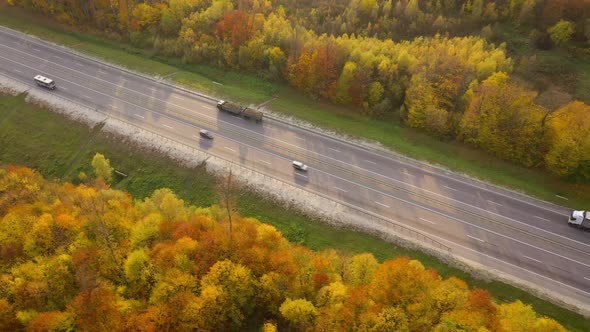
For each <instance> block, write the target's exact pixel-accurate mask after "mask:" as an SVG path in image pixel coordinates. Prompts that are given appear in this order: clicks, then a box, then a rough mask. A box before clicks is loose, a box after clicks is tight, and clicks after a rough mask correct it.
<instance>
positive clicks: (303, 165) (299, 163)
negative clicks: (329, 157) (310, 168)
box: [293, 160, 307, 172]
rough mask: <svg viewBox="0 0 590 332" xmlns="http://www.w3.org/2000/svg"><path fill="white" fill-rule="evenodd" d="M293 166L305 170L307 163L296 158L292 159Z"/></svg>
mask: <svg viewBox="0 0 590 332" xmlns="http://www.w3.org/2000/svg"><path fill="white" fill-rule="evenodd" d="M293 168H295V169H298V170H300V171H304V172H307V165H305V164H304V163H302V162H300V161H297V160H293Z"/></svg>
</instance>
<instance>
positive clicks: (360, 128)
mask: <svg viewBox="0 0 590 332" xmlns="http://www.w3.org/2000/svg"><path fill="white" fill-rule="evenodd" d="M0 24H2V25H5V26H8V27H11V28H14V29H17V30H21V31H24V32H27V33H30V34H33V35H37V36H39V37H41V38H43V39H47V40H51V41H53V42H56V43H59V44H63V45H66V46H69V47H71V48H73V49H76V50H78V51H81V52H85V53H88V54H91V55H94V56H97V57H100V58H103V59H105V60H107V61H110V62H112V63H116V64H120V65H123V66H126V67H128V68H131V69H134V70H137V71H140V72H144V73H147V74H151V75H157V76H167V77H168V79H170V80H173V81H175V82H178V83H182V84H185V85H188V86H190V87H192V88H194V89H198V90H201V91H203V92H206V93H209V94H211V95H215V96H219V97H224V98H228V99H233V100H238V101H241V102H243V103H251V104H259V103H262V102H264V101H267V100H269V99H270V98H272V97H273V96H278V98H277V99H276V100H274V101H272V102H271V103H269V104H268V106H269V107H270V108H272V109H273V110H275V111H279V112H282V113H284V114H288V115H293V116H296V117H298V118H300V119H303V120H307V121H309V122H312V123H315V124H318V125H320V126H323V127H325V128H329V129H333V130H336V131H339V132H343V133H349V134H352V135H356V136H361V137H366V138H368V139H372V140H376V141H379V142H381V143H382V144H384V145H385V146H387V147H389V148H391V149H393V150H395V151H398V152H400V153H402V154H405V155H408V156H410V157H413V158H416V159H420V160H425V161H428V162H431V163H435V164H440V165H443V166H445V167H448V168H450V169H453V170H455V171H458V172H463V173H466V174H469V175H472V176H475V177H477V178H481V179H485V180H488V181H491V182H493V183H496V184H499V185H503V186H506V187H510V188H514V189H517V190H519V191H523V192H526V193H528V194H530V195H533V196H536V197H539V198H541V199H545V200H548V201H552V202H555V203H558V204H563V205H567V206H570V207H572V208H575V207H580V206H585V205H587V204H589V202H590V186H588V185H573V184H568V183H566V182H563V181H560V180H558V179H556V178H551V177H549V176H547V172H546V171H543V170H536V169H533V170H531V169H527V168H523V167H518V166H515V165H512V164H510V163H507V162H503V161H499V160H497V159H495V158H493V157H491V156H489V155H486V154H485V153H482V152H480V151H477V150H474V149H471V148H468V147H465V146H464V145H461V144H457V143H454V142H440V141H438V140H436V139H434V138H432V137H429V136H427V135H425V134H422V133H419V132H417V131H415V130H412V129H409V128H405V127H403V126H400V125H399V123H398V122H397V121H396V120H393V119H391V120H388V121H385V120H376V119H369V118H366V117H364V116H362V115H360V114H358V113H357V112H355V111H354V110H350V109H343V108H340V107H336V106H334V105H330V104H326V103H322V102H317V101H311V100H309V99H307V98H305V97H304V96H302V95H301V94H299V93H297V92H296V91H294V90H293V89H291V88H289V87H287V86H284V85H279V84H274V83H269V82H266V81H263V80H261V79H258V78H257V77H255V76H252V75H245V74H240V73H235V72H228V71H223V70H219V69H215V68H211V67H206V66H200V65H183V64H182V63H180V61H178V60H177V59H163V58H161V57H158V56H156V55H154V54H153V52H150V51H148V50H142V49H137V48H133V47H130V46H129V45H126V44H123V43H117V42H114V41H112V39H107V38H103V37H100V36H97V35H92V34H88V33H79V32H75V31H71V30H67V29H65V28H64V27H62V26H59V25H57V24H54V23H52V22H51V21H49V20H46V19H43V18H42V17H39V16H35V15H32V14H29V13H27V12H25V11H23V10H21V9H19V8H13V7H10V6H7V5H6V4H2V3H0ZM554 54H557V53H549V55H543V56H544V57H545V58H546V57H547V56H549V57H551V56H554ZM570 62H571V61H570ZM570 65H575V64H573V63H572V64H570ZM587 67H588V66H587ZM583 69H584V70H585V69H588V68H586V67H584V68H583ZM584 70H582V71H584ZM586 76H589V77H588V78H589V80H588V81H589V82H590V69H589V70H588V73H587V75H586ZM584 77H585V76H584V75H580V78H581V79H582V78H584ZM214 82H218V83H222V84H223V85H218V84H215V83H214ZM584 82H585V81H584V80H583V79H582V81H581V82H580V86H584V84H586V83H588V82H586V83H584ZM582 90H583V89H582ZM582 90H579V91H582ZM589 91H590V90H589ZM556 195H559V196H562V197H567V199H568V200H563V199H561V198H559V197H557V196H556Z"/></svg>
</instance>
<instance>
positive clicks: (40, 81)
mask: <svg viewBox="0 0 590 332" xmlns="http://www.w3.org/2000/svg"><path fill="white" fill-rule="evenodd" d="M35 83H37V85H38V86H42V87H44V88H47V89H51V90H55V88H56V86H55V82H54V81H53V80H52V79H49V78H47V77H45V76H41V75H37V76H35Z"/></svg>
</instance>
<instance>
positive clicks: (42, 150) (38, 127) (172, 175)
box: [0, 96, 590, 331]
mask: <svg viewBox="0 0 590 332" xmlns="http://www.w3.org/2000/svg"><path fill="white" fill-rule="evenodd" d="M0 119H1V120H2V121H1V122H0V164H20V165H24V166H28V167H32V168H35V169H37V170H39V171H40V172H41V173H42V174H43V175H44V176H46V177H48V178H63V180H65V181H76V178H77V177H78V174H79V173H80V172H85V173H86V174H91V172H92V170H91V167H90V162H91V160H92V157H93V156H94V154H95V153H96V152H100V153H102V154H104V155H105V156H106V157H107V158H109V159H110V161H111V165H112V166H113V167H114V168H115V169H116V170H118V171H119V172H121V173H124V174H125V175H127V176H126V177H123V178H121V179H119V182H117V183H116V184H115V185H114V187H116V188H117V189H122V190H126V191H129V192H130V193H131V194H133V195H134V196H135V197H138V198H142V197H145V196H148V195H150V194H151V192H152V191H153V190H155V189H158V188H162V187H167V188H171V189H172V190H174V191H175V192H176V193H177V194H178V195H179V197H181V198H182V199H184V200H186V201H187V202H189V203H190V204H194V205H197V206H209V205H211V204H214V203H215V202H216V198H215V197H216V195H217V194H216V191H215V190H216V187H217V181H218V180H217V179H216V178H215V177H214V176H212V175H211V174H209V173H207V172H206V171H205V170H204V169H203V168H193V169H189V168H186V167H181V166H177V165H175V164H174V162H173V161H172V160H169V159H168V158H166V157H164V156H162V155H160V154H158V153H155V152H153V151H149V150H146V149H145V148H143V149H140V148H138V147H134V146H129V145H128V144H121V140H120V139H115V138H113V137H109V136H108V135H105V134H104V133H92V132H91V130H90V129H88V128H87V127H85V126H83V125H80V124H77V123H75V122H72V121H71V120H68V119H65V118H63V117H62V116H60V115H57V114H55V113H52V112H50V111H47V110H45V109H42V108H39V107H36V106H33V105H30V104H27V103H26V102H25V101H24V96H17V97H12V96H1V97H0ZM63 128H68V130H63ZM91 135H94V136H93V139H92V140H90V139H89V138H90V137H91ZM64 174H66V176H65V178H64ZM236 200H237V203H238V207H239V210H240V212H241V213H242V214H243V215H244V216H249V217H256V218H258V219H260V220H261V221H263V222H265V223H269V224H272V225H274V226H275V227H277V229H279V230H280V231H281V232H282V233H283V234H285V236H286V237H287V238H288V239H289V240H290V241H292V242H295V243H300V244H302V245H306V246H308V247H310V248H312V249H314V250H322V249H328V248H334V249H336V250H339V251H342V252H345V253H350V254H356V253H361V252H371V253H373V254H374V255H375V257H377V258H378V259H379V260H380V261H382V260H384V259H388V258H392V257H396V256H402V255H403V256H409V257H411V258H413V259H418V260H420V261H421V262H422V263H423V264H424V265H425V266H427V267H432V268H434V269H435V270H437V271H438V273H439V274H440V275H441V276H443V277H445V278H446V277H449V276H451V275H454V276H457V277H459V278H461V279H463V280H465V281H466V282H468V284H469V285H470V286H471V287H479V288H484V289H487V290H489V291H490V293H491V294H492V296H494V298H496V299H497V300H498V301H502V302H510V301H514V300H516V299H520V300H521V301H523V302H525V303H530V304H532V305H533V306H534V308H535V310H536V311H537V312H538V313H539V314H542V315H546V316H549V317H552V318H554V319H556V320H558V321H559V322H560V323H561V324H563V325H564V326H565V327H566V328H568V329H569V330H571V331H587V330H590V321H589V320H586V319H584V317H582V316H580V315H578V314H575V313H573V312H571V311H568V310H566V309H563V308H561V307H559V306H557V305H554V304H552V303H549V302H547V301H543V300H541V299H539V298H537V297H535V296H532V295H530V294H528V293H526V292H524V291H522V290H519V289H517V288H514V287H512V286H509V285H507V284H504V283H501V282H496V281H484V280H480V279H476V278H473V277H472V276H471V275H469V274H467V273H465V272H463V271H461V270H458V269H456V268H453V267H450V266H448V265H446V264H444V263H443V262H441V261H440V260H438V259H437V258H435V257H432V256H429V255H426V254H424V253H422V252H420V251H414V250H407V249H404V248H401V247H398V246H395V245H392V244H390V243H387V242H385V241H382V240H380V239H379V238H377V237H374V236H371V235H367V234H363V233H359V232H353V231H349V230H343V229H337V228H334V227H331V226H329V225H326V224H324V223H321V222H319V221H317V220H313V219H311V218H309V217H306V216H305V215H302V214H301V213H299V212H298V211H296V210H293V209H289V208H286V207H284V206H282V205H280V204H278V203H277V202H276V201H274V200H273V199H270V198H268V197H264V196H261V195H259V194H257V193H255V192H253V191H250V190H246V189H243V190H242V192H241V193H240V195H238V196H237V198H236Z"/></svg>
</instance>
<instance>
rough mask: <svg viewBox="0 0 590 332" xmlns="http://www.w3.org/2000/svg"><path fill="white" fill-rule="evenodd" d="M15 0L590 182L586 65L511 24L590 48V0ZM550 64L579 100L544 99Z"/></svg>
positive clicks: (574, 52) (583, 50)
mask: <svg viewBox="0 0 590 332" xmlns="http://www.w3.org/2000/svg"><path fill="white" fill-rule="evenodd" d="M8 2H9V3H11V4H14V5H18V6H22V7H25V8H27V9H30V10H32V11H35V12H38V13H42V14H44V15H46V16H51V17H53V18H54V19H55V20H57V21H58V22H61V23H64V24H68V25H72V26H75V27H78V28H88V29H92V30H98V31H101V32H102V33H103V34H106V35H107V36H109V38H112V39H114V40H124V41H128V42H129V43H131V44H133V45H135V46H137V47H141V48H146V49H153V50H154V52H156V53H157V54H160V55H162V56H167V57H178V58H181V59H182V61H184V62H185V63H189V64H190V63H201V64H208V65H212V66H217V67H220V68H227V69H231V70H240V71H245V72H250V73H257V74H258V75H259V76H262V77H264V78H266V79H268V80H274V81H281V82H287V83H288V84H289V85H291V86H292V87H295V88H297V89H298V90H300V91H302V92H303V93H305V94H307V95H308V96H310V97H312V98H319V99H323V100H327V101H330V102H332V103H335V104H340V105H343V106H344V107H351V108H354V109H355V110H357V111H358V112H362V113H363V114H365V115H366V116H367V117H376V118H382V119H383V121H394V120H392V119H401V121H402V122H403V123H404V124H405V125H407V126H410V127H414V128H417V129H419V130H422V131H425V132H427V133H429V134H431V135H433V136H435V137H439V138H440V139H441V140H449V139H451V140H457V141H460V142H464V143H465V144H468V145H470V146H474V147H477V148H479V149H482V150H484V151H487V152H489V153H491V154H493V155H494V156H497V157H498V158H501V159H504V160H509V161H511V162H514V163H516V164H518V165H523V166H525V167H541V168H545V169H547V170H548V171H549V172H551V173H552V174H554V175H555V176H558V177H561V178H564V179H567V180H569V181H574V182H588V181H590V160H589V159H588V156H589V155H590V138H589V137H590V116H589V114H590V106H589V105H588V104H586V103H587V102H588V100H576V99H581V98H577V96H578V95H577V94H576V92H575V90H576V86H575V85H576V84H574V83H572V82H576V73H559V72H558V71H559V70H560V69H559V68H546V67H543V68H542V66H540V65H539V61H538V59H537V58H536V57H535V56H519V57H513V56H512V55H513V53H514V50H510V49H508V46H507V44H506V43H505V42H504V41H503V39H502V38H501V34H500V33H499V26H500V25H502V24H505V23H507V22H510V23H511V24H513V25H514V26H516V27H517V28H518V29H520V31H522V32H521V33H522V34H523V37H524V39H525V40H526V43H528V45H531V47H534V48H537V49H541V50H547V49H551V48H555V49H559V48H563V49H565V50H567V52H568V54H569V56H572V57H576V58H587V57H588V56H589V53H588V48H587V40H588V37H589V35H590V27H589V25H588V24H587V21H586V19H587V17H590V3H589V2H587V1H567V0H551V1H549V0H546V1H532V0H504V1H487V0H468V1H448V0H436V1H426V0H409V1H408V0H384V1H378V0H321V1H294V0H275V1H270V0H243V1H231V0H170V1H146V2H143V1H133V0H118V1H105V0H92V1H82V2H77V1H68V0H60V1H43V0H9V1H8ZM538 71H551V72H557V73H556V75H554V76H552V77H550V78H546V79H544V80H545V81H548V80H551V81H552V80H554V81H556V82H557V81H562V83H563V85H564V86H565V88H564V89H566V90H568V91H569V92H570V94H571V95H572V96H573V98H569V99H568V100H567V102H564V103H562V104H559V105H554V106H552V107H550V106H547V105H544V104H542V103H540V102H538V98H537V97H538V96H539V93H540V92H542V91H541V90H542V89H543V88H542V87H540V88H538V87H537V86H536V84H531V83H530V82H527V81H526V80H525V79H526V78H528V77H530V76H531V74H532V73H535V72H538ZM561 74H563V75H561ZM560 75H561V76H560ZM568 75H569V76H568ZM560 77H561V78H560ZM557 83H559V82H557ZM537 85H538V84H537ZM578 89H579V88H578ZM572 128H575V130H571V129H572ZM567 129H570V130H567Z"/></svg>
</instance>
